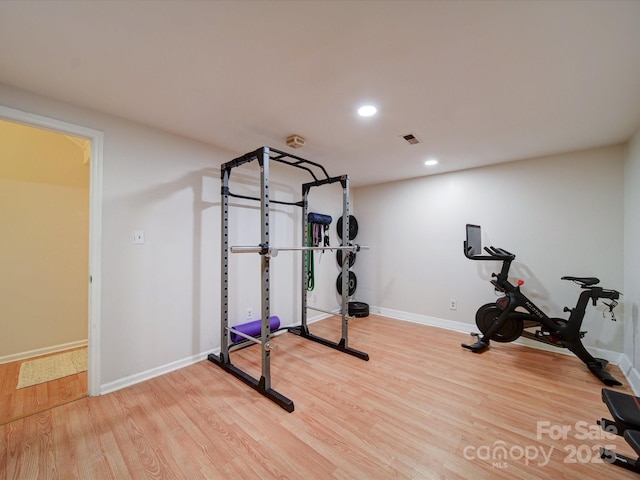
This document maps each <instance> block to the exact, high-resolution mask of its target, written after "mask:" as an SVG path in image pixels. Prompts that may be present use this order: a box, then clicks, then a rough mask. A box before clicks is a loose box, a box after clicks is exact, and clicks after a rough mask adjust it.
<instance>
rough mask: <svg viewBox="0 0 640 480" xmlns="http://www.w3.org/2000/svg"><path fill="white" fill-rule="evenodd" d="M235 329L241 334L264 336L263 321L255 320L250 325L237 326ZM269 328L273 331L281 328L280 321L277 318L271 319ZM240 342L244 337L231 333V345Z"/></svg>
mask: <svg viewBox="0 0 640 480" xmlns="http://www.w3.org/2000/svg"><path fill="white" fill-rule="evenodd" d="M233 328H235V329H236V330H238V331H239V332H242V333H244V334H246V335H250V336H252V337H254V336H256V335H260V334H262V320H254V321H252V322H249V323H243V324H240V325H236V326H235V327H233ZM269 328H270V329H271V331H274V330H277V329H278V328H280V319H279V318H278V317H276V316H273V317H269ZM240 340H244V337H242V336H240V335H238V334H237V333H234V332H231V343H236V342H239V341H240Z"/></svg>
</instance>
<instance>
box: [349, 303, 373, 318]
mask: <svg viewBox="0 0 640 480" xmlns="http://www.w3.org/2000/svg"><path fill="white" fill-rule="evenodd" d="M349 315H350V316H352V317H358V318H361V317H368V316H369V304H367V303H364V302H349Z"/></svg>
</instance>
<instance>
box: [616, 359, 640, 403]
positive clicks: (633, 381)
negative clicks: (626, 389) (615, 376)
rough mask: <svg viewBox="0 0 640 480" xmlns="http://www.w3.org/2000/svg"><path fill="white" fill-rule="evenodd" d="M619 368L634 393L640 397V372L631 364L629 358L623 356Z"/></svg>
mask: <svg viewBox="0 0 640 480" xmlns="http://www.w3.org/2000/svg"><path fill="white" fill-rule="evenodd" d="M619 367H620V370H622V373H624V376H625V377H627V381H628V382H629V386H631V389H632V390H633V392H634V393H635V394H636V395H640V393H639V392H640V372H638V370H636V368H634V366H633V365H632V364H631V361H630V360H629V357H627V356H626V355H622V360H621V361H620V364H619Z"/></svg>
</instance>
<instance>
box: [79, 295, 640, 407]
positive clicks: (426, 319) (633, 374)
mask: <svg viewBox="0 0 640 480" xmlns="http://www.w3.org/2000/svg"><path fill="white" fill-rule="evenodd" d="M369 311H370V312H371V313H375V314H377V315H381V316H383V317H387V318H392V319H394V320H402V321H405V322H413V323H419V324H422V325H428V326H431V327H437V328H443V329H445V330H452V331H455V332H460V333H466V334H470V333H472V332H475V331H477V328H476V327H475V325H471V324H469V323H462V322H455V321H452V320H445V319H442V318H437V317H430V316H427V315H419V314H416V313H409V312H403V311H400V310H393V309H389V308H381V307H373V306H370V307H369ZM336 314H338V315H339V312H336ZM329 316H330V315H328V314H324V315H317V316H314V317H312V318H309V319H308V323H309V324H311V323H314V322H317V321H319V320H322V319H324V318H327V317H329ZM291 326H294V325H287V327H291ZM461 341H464V337H463V336H462V337H461ZM85 343H86V342H85ZM514 343H516V344H520V345H526V346H528V347H531V348H536V349H538V350H545V351H549V352H554V353H560V354H564V355H573V354H572V353H571V352H569V351H568V350H566V349H563V348H555V347H552V346H551V345H545V344H542V343H539V342H535V341H532V340H528V339H520V340H518V341H517V342H514ZM589 350H590V351H591V352H592V354H594V355H595V356H597V357H599V358H604V359H606V360H608V361H609V362H611V363H613V364H617V365H619V366H620V369H621V370H622V373H623V374H624V375H625V377H626V378H627V380H628V381H629V384H630V385H631V388H632V389H633V391H634V392H638V391H640V374H639V373H638V371H637V370H635V369H634V368H632V366H631V363H630V362H629V360H628V358H627V357H626V356H625V355H623V354H621V353H618V352H612V351H609V350H602V349H597V348H593V347H590V348H589ZM210 353H213V354H216V355H219V354H220V348H217V349H215V350H211V351H208V352H204V353H199V354H197V355H192V356H191V357H187V358H184V359H182V360H177V361H175V362H171V363H168V364H166V365H162V366H160V367H156V368H152V369H150V370H146V371H144V372H140V373H136V374H134V375H130V376H128V377H125V378H121V379H119V380H115V381H113V382H109V383H106V384H103V385H102V386H101V387H100V394H101V395H104V394H107V393H111V392H115V391H116V390H120V389H121V388H125V387H129V386H131V385H135V384H136V383H140V382H144V381H146V380H150V379H152V378H154V377H158V376H160V375H164V374H166V373H169V372H173V371H174V370H178V369H180V368H184V367H188V366H189V365H193V364H194V363H197V362H200V361H202V360H204V359H206V358H207V356H208V355H209V354H210Z"/></svg>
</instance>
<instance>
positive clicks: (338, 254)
mask: <svg viewBox="0 0 640 480" xmlns="http://www.w3.org/2000/svg"><path fill="white" fill-rule="evenodd" d="M342 252H343V250H338V251H337V252H336V261H337V262H338V266H339V267H340V268H342ZM355 263H356V252H351V254H350V255H349V268H351V267H353V265H354V264H355Z"/></svg>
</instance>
